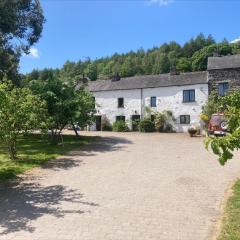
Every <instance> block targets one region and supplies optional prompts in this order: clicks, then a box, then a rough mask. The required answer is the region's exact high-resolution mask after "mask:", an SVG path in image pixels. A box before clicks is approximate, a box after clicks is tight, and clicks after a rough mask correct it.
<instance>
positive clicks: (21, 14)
mask: <svg viewBox="0 0 240 240" xmlns="http://www.w3.org/2000/svg"><path fill="white" fill-rule="evenodd" d="M0 19H1V20H0V32H1V35H0V59H1V64H0V81H3V79H4V77H6V76H8V77H13V78H14V80H15V81H16V79H15V78H16V77H17V68H18V63H19V57H20V56H21V54H22V53H28V51H29V49H30V47H31V46H32V45H33V44H34V43H36V42H37V41H38V40H39V38H40V36H41V32H42V29H43V23H44V16H43V11H42V8H41V5H40V2H39V0H18V1H16V0H1V1H0Z"/></svg>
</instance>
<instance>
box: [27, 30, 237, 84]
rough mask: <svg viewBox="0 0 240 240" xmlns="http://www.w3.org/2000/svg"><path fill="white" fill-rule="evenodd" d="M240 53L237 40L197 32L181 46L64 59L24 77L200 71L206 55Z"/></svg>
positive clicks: (70, 78)
mask: <svg viewBox="0 0 240 240" xmlns="http://www.w3.org/2000/svg"><path fill="white" fill-rule="evenodd" d="M237 53H240V43H236V44H230V43H228V42H227V41H226V40H224V41H222V42H220V43H216V41H215V40H214V38H213V37H212V36H211V35H209V36H207V37H205V36H204V35H203V34H199V35H198V36H197V37H196V38H192V39H190V40H189V41H188V42H186V43H185V44H184V45H183V46H181V45H180V44H178V43H176V42H174V41H172V42H169V43H164V44H163V45H161V46H160V47H153V48H151V49H148V50H144V49H142V48H140V49H139V50H138V51H136V52H134V51H130V52H128V53H125V54H118V53H115V54H113V55H112V56H111V57H103V58H100V59H96V60H91V59H87V60H84V61H82V60H79V61H78V62H71V61H67V62H66V63H65V64H64V65H63V67H62V68H61V69H43V70H41V71H39V70H33V71H32V72H31V73H30V74H27V80H37V79H42V80H44V79H48V78H51V77H53V76H54V75H57V76H58V77H60V78H62V79H64V80H65V81H66V80H68V81H71V82H72V81H74V82H75V81H76V80H78V79H79V78H82V77H83V76H85V77H88V78H89V79H91V80H92V81H94V80H97V79H109V78H111V77H112V76H114V75H116V74H119V75H120V76H121V77H130V76H135V75H148V74H161V73H168V72H170V70H171V69H176V70H177V71H178V72H191V71H202V70H206V68H207V58H208V57H209V56H213V55H220V56H221V55H228V54H237Z"/></svg>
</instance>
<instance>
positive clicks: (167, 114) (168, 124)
mask: <svg viewBox="0 0 240 240" xmlns="http://www.w3.org/2000/svg"><path fill="white" fill-rule="evenodd" d="M174 121H175V119H174V117H173V114H172V112H171V111H163V112H162V113H160V112H157V113H155V115H154V123H155V128H156V130H157V131H158V132H173V130H174V129H173V128H174Z"/></svg>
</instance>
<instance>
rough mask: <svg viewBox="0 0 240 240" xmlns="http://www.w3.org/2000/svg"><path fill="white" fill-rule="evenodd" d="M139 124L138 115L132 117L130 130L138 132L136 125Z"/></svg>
mask: <svg viewBox="0 0 240 240" xmlns="http://www.w3.org/2000/svg"><path fill="white" fill-rule="evenodd" d="M139 122H140V115H132V130H133V131H138V124H139Z"/></svg>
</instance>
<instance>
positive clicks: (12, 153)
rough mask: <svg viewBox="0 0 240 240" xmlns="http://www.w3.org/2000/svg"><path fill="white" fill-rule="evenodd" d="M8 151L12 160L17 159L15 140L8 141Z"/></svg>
mask: <svg viewBox="0 0 240 240" xmlns="http://www.w3.org/2000/svg"><path fill="white" fill-rule="evenodd" d="M8 152H9V155H10V158H11V159H12V160H16V159H17V150H16V140H11V141H10V142H8Z"/></svg>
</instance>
